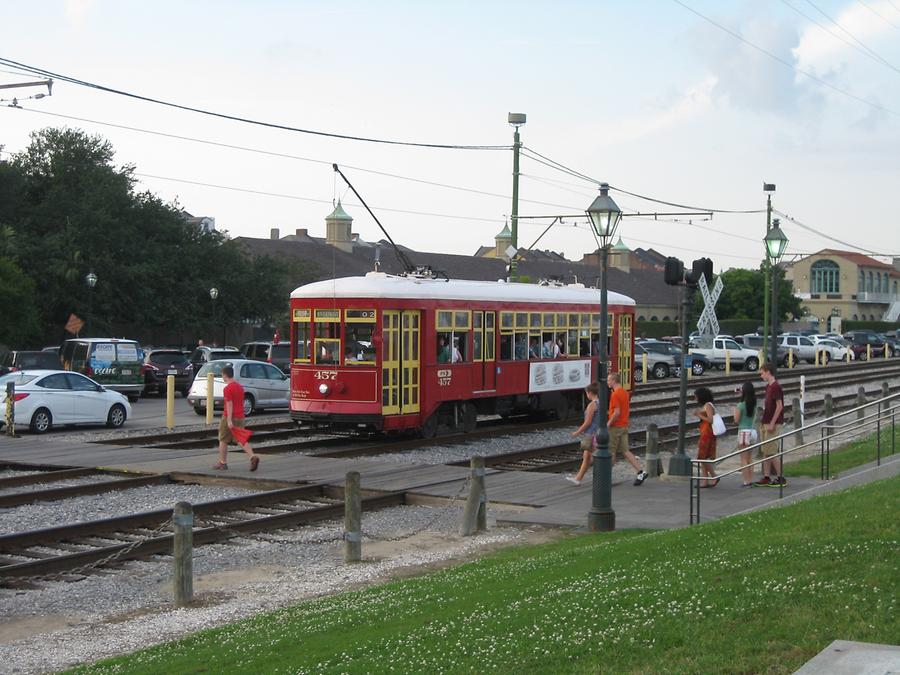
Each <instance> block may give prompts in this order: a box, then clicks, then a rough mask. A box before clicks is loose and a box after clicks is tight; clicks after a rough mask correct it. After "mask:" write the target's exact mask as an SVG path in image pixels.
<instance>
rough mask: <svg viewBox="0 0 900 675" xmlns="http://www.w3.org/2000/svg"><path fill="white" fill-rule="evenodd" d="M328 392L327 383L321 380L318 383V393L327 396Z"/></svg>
mask: <svg viewBox="0 0 900 675" xmlns="http://www.w3.org/2000/svg"><path fill="white" fill-rule="evenodd" d="M328 392H329V388H328V385H327V384H325V383H324V382H323V383H322V384H320V385H319V393H320V394H322V396H328Z"/></svg>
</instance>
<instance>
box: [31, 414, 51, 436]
mask: <svg viewBox="0 0 900 675" xmlns="http://www.w3.org/2000/svg"><path fill="white" fill-rule="evenodd" d="M29 427H30V429H31V431H32V432H34V433H36V434H44V433H47V432H48V431H50V429H51V427H53V415H51V414H50V411H49V410H47V409H46V408H38V409H37V410H35V411H34V414H33V415H32V416H31V424H30V425H29Z"/></svg>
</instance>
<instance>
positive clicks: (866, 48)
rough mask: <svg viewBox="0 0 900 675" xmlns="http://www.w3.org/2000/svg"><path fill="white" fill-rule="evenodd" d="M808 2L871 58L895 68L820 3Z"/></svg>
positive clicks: (807, 0)
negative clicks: (820, 5) (827, 11)
mask: <svg viewBox="0 0 900 675" xmlns="http://www.w3.org/2000/svg"><path fill="white" fill-rule="evenodd" d="M806 3H807V4H808V5H809V6H810V7H812V8H813V9H814V10H816V11H817V12H818V13H819V14H821V15H822V16H824V17H825V18H826V19H828V20H829V21H830V22H831V23H833V24H834V25H835V26H837V27H838V28H840V29H841V30H842V31H843V32H844V33H845V34H846V35H848V36H849V37H850V39H851V40H853V41H854V42H855V43H856V44H858V45H859V46H860V47H861V48H862V50H863V53H864V54H868V55H870V56H871V58H873V59H875V60H876V61H878V62H879V63H882V64H883V65H885V66H887V67H888V68H894V66H893V65H892V64H890V63H888V62H887V60H885V59H884V58H883V57H882V56H881V55H880V54H877V53H876V52H875V51H874V50H873V49H871V48H870V47H869V46H868V45H866V44H864V43H863V41H862V40H860V39H859V38H858V37H856V36H855V35H854V34H853V33H851V32H850V31H849V30H848V29H846V28H845V27H844V26H843V25H842V24H841V23H840V22H839V21H836V20H835V19H833V18H832V17H831V16H830V15H829V14H827V13H826V12H825V11H824V10H823V9H821V8H820V7H819V6H818V5H816V4H815V3H814V2H813V1H812V0H806ZM835 37H838V36H837V35H835ZM848 44H849V43H848ZM894 70H896V68H894Z"/></svg>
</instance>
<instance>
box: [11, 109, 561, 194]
mask: <svg viewBox="0 0 900 675" xmlns="http://www.w3.org/2000/svg"><path fill="white" fill-rule="evenodd" d="M21 110H24V111H26V112H30V113H35V114H37V115H46V116H48V117H56V118H60V119H66V120H72V121H75V122H86V123H88V124H96V125H98V126H103V127H109V128H113V129H122V130H125V131H133V132H136V133H142V134H148V135H152V136H159V137H161V138H171V139H173V140H180V141H186V142H190V143H198V144H201V145H209V146H213V147H220V148H226V149H229V150H240V151H243V152H251V153H256V154H260V155H266V156H269V157H278V158H281V159H291V160H296V161H300V162H309V163H312V164H321V165H326V166H329V167H330V166H331V164H332V162H331V161H327V160H324V159H315V158H312V157H304V156H302V155H294V154H290V153H285V152H275V151H273V150H263V149H261V148H253V147H249V146H245V145H236V144H233V143H223V142H221V141H213V140H209V139H203V138H196V137H193V136H184V135H181V134H173V133H169V132H164V131H154V130H152V129H144V128H141V127H134V126H129V125H126V124H118V123H115V122H104V121H101V120H96V119H91V118H88V117H76V116H74V115H63V114H62V113H55V112H50V111H47V110H37V109H35V108H24V107H23V108H21ZM341 166H343V167H346V168H348V169H353V170H354V171H362V172H365V173H370V174H372V175H375V176H384V177H386V178H396V179H397V180H404V181H409V182H411V183H419V184H422V185H430V186H433V187H440V188H446V189H448V190H458V191H460V192H469V193H472V194H479V195H484V196H486V197H497V198H500V199H512V197H511V196H510V195H509V194H502V193H499V192H487V191H485V190H478V189H476V188H470V187H463V186H459V185H450V184H448V183H439V182H437V181H430V180H425V179H423V178H413V177H412V176H404V175H402V174H396V173H390V172H387V171H379V170H377V169H367V168H365V167H361V166H353V165H350V164H341ZM519 201H520V202H522V203H529V204H538V205H541V206H553V207H560V208H566V207H562V205H560V204H553V203H549V202H542V201H537V200H532V199H522V198H520V199H519Z"/></svg>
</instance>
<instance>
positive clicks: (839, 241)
mask: <svg viewBox="0 0 900 675" xmlns="http://www.w3.org/2000/svg"><path fill="white" fill-rule="evenodd" d="M772 212H773V213H777V214H778V215H779V216H781V217H782V218H786V219H787V220H789V221H791V222H792V223H794V225H796V226H797V227H801V228H803V229H804V230H808V231H809V232H812V233H813V234H817V235H818V236H820V237H822V238H823V239H828V240H829V241H833V242H836V243H838V244H841V245H842V246H849V247H850V248H855V249H856V250H857V251H862V252H863V253H868V254H869V255H879V254H878V253H875V252H874V251H872V250H870V249H867V248H863V247H862V246H858V245H856V244H851V243H850V242H847V241H844V240H842V239H838V238H836V237H832V236H831V235H828V234H825V233H824V232H822V231H821V230H817V229H816V228H814V227H810V226H809V225H805V224H804V223H801V222H800V221H799V220H797V219H796V218H793V217H791V216H789V215H788V214H786V213H783V212H781V211H779V210H778V209H772Z"/></svg>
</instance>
